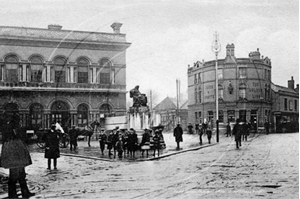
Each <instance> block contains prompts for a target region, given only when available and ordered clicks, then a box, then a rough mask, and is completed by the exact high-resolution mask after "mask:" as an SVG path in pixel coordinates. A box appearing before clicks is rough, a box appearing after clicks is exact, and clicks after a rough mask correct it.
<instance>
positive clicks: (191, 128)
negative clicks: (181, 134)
mask: <svg viewBox="0 0 300 199" xmlns="http://www.w3.org/2000/svg"><path fill="white" fill-rule="evenodd" d="M193 128H194V127H193V125H192V124H191V123H189V124H188V132H189V134H194V131H193Z"/></svg>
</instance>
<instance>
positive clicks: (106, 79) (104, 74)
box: [100, 59, 111, 84]
mask: <svg viewBox="0 0 300 199" xmlns="http://www.w3.org/2000/svg"><path fill="white" fill-rule="evenodd" d="M110 71H111V62H110V61H109V60H108V59H102V60H101V61H100V84H110V83H111V82H110V80H111V77H110Z"/></svg>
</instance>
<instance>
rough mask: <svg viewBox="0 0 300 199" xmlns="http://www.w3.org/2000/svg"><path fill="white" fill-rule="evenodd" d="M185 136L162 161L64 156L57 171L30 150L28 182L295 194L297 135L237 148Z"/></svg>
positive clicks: (190, 193) (101, 191)
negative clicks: (177, 149) (175, 151)
mask: <svg viewBox="0 0 300 199" xmlns="http://www.w3.org/2000/svg"><path fill="white" fill-rule="evenodd" d="M165 138H166V140H168V139H169V138H168V137H166V136H165ZM185 138H186V139H184V143H183V144H182V150H181V151H184V150H186V152H184V153H178V154H176V155H171V156H167V157H164V158H163V157H162V158H161V159H157V160H152V161H116V160H113V162H112V161H103V160H101V159H92V158H79V157H75V156H65V155H62V157H61V158H59V159H58V170H57V171H47V170H46V160H45V159H44V157H43V156H44V154H43V153H36V152H33V153H32V154H31V155H32V159H33V165H31V166H29V167H26V172H27V173H28V177H27V178H28V184H29V186H30V189H31V190H32V191H33V192H36V193H37V194H38V195H37V196H35V198H185V199H187V198H259V197H265V198H298V197H299V172H298V171H299V134H298V133H294V134H270V135H260V136H251V138H250V139H249V140H248V141H247V142H242V147H241V148H240V149H239V150H236V149H235V143H234V142H233V138H227V137H224V136H223V135H222V136H221V137H220V143H219V144H216V145H212V146H209V147H204V148H201V149H199V150H187V149H198V148H199V145H198V146H197V142H198V139H197V138H198V137H197V136H196V135H195V136H193V135H191V136H190V137H185ZM172 139H173V138H172V137H170V141H171V140H172ZM213 140H214V141H215V138H213ZM172 141H173V142H174V140H172ZM205 141H206V140H205ZM95 143H96V142H95ZM81 144H84V145H85V144H87V143H86V142H82V143H80V145H81ZM204 144H206V142H205V143H204ZM206 145H207V144H206ZM174 146H175V143H174ZM207 146H208V145H207ZM95 147H96V146H95ZM169 147H171V148H172V147H173V146H172V145H171V146H169ZM197 147H198V148H197ZM92 148H93V146H92ZM171 148H169V149H171ZM167 149H168V148H167ZM171 152H172V151H171ZM168 153H169V154H170V151H168V152H165V154H168ZM162 156H163V155H162ZM90 157H91V156H90ZM1 172H2V173H3V172H4V173H7V170H4V169H3V168H1ZM5 196H7V194H6V193H3V194H2V195H0V198H3V197H5Z"/></svg>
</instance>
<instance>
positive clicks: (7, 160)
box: [0, 113, 35, 198]
mask: <svg viewBox="0 0 300 199" xmlns="http://www.w3.org/2000/svg"><path fill="white" fill-rule="evenodd" d="M19 123H20V118H19V115H18V114H13V115H11V114H7V113H4V117H3V118H1V124H0V128H1V129H0V130H1V133H2V143H3V144H2V151H1V167H3V168H6V169H9V178H8V198H18V195H17V183H19V185H20V188H21V193H22V198H29V197H31V196H34V195H35V194H34V193H31V192H30V191H29V189H28V186H27V182H26V173H25V167H26V166H28V165H31V164H32V161H31V157H30V154H29V151H28V149H27V147H26V146H25V144H24V142H23V141H22V140H21V139H20V129H19V127H20V125H19Z"/></svg>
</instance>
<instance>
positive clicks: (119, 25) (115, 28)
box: [110, 22, 123, 34]
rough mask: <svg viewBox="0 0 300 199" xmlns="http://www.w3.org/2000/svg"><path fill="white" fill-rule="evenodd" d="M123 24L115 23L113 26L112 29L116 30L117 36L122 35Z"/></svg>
mask: <svg viewBox="0 0 300 199" xmlns="http://www.w3.org/2000/svg"><path fill="white" fill-rule="evenodd" d="M122 25H123V24H121V23H119V22H115V23H113V24H111V26H110V27H112V29H113V30H114V33H115V34H120V28H121V26H122Z"/></svg>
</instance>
